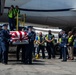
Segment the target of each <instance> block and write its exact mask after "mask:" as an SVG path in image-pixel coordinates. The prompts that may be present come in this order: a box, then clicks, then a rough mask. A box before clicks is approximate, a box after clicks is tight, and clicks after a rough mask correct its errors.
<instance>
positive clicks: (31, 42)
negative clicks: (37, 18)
mask: <svg viewBox="0 0 76 75" xmlns="http://www.w3.org/2000/svg"><path fill="white" fill-rule="evenodd" d="M32 28H33V27H32V26H28V28H27V29H28V30H27V33H28V39H29V44H27V45H26V51H25V64H28V63H29V64H32V52H33V51H34V40H35V36H36V34H35V32H34V31H33V30H32Z"/></svg>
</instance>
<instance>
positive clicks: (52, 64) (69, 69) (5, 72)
mask: <svg viewBox="0 0 76 75" xmlns="http://www.w3.org/2000/svg"><path fill="white" fill-rule="evenodd" d="M0 75H76V59H75V60H73V61H67V62H61V60H60V59H58V58H56V59H38V60H34V61H33V64H32V65H25V64H22V63H21V62H20V61H19V62H17V61H8V65H4V64H2V63H0Z"/></svg>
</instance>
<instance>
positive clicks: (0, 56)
mask: <svg viewBox="0 0 76 75" xmlns="http://www.w3.org/2000/svg"><path fill="white" fill-rule="evenodd" d="M0 27H1V29H0V62H1V61H2V49H1V31H2V26H0Z"/></svg>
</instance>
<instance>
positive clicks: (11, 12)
mask: <svg viewBox="0 0 76 75" xmlns="http://www.w3.org/2000/svg"><path fill="white" fill-rule="evenodd" d="M13 16H14V13H13V10H11V11H9V12H8V17H9V18H13Z"/></svg>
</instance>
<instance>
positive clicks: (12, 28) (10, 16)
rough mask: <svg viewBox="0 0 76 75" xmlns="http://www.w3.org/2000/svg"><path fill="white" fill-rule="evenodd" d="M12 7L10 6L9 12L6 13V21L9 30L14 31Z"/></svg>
mask: <svg viewBox="0 0 76 75" xmlns="http://www.w3.org/2000/svg"><path fill="white" fill-rule="evenodd" d="M14 17H15V15H14V6H13V5H11V7H10V9H9V11H8V19H9V26H10V30H11V31H12V30H14Z"/></svg>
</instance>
